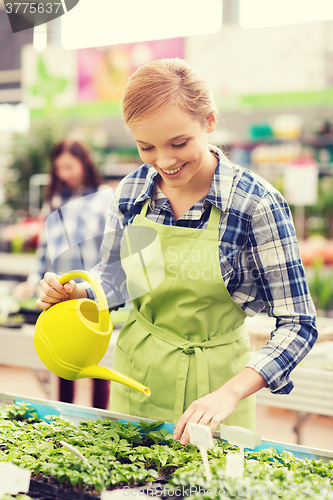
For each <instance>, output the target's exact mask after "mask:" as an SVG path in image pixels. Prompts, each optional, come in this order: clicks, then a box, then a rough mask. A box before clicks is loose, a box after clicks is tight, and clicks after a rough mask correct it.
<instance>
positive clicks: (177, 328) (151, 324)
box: [110, 200, 255, 431]
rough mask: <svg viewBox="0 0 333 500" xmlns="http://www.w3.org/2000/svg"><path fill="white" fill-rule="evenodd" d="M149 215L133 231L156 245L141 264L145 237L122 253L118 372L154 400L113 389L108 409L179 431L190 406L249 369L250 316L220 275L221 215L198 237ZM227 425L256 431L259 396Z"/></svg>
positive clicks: (142, 215)
mask: <svg viewBox="0 0 333 500" xmlns="http://www.w3.org/2000/svg"><path fill="white" fill-rule="evenodd" d="M147 208H148V200H146V202H145V204H144V206H143V208H142V210H141V213H140V215H136V216H135V218H134V220H133V223H132V225H131V226H130V227H129V231H130V230H132V231H133V230H134V231H138V230H140V229H142V230H143V233H142V234H146V239H147V233H145V231H148V232H149V231H150V233H149V234H150V235H151V236H152V235H155V236H156V238H155V241H153V236H152V238H151V239H152V242H151V244H150V245H148V246H147V245H146V248H145V250H144V251H142V252H141V256H140V255H139V254H140V252H139V251H135V252H134V250H135V249H133V241H136V244H134V246H137V247H138V248H140V243H138V241H139V240H140V232H137V233H135V235H134V236H135V238H134V239H133V238H132V240H131V243H129V240H130V239H129V238H125V242H124V244H123V247H122V252H121V258H122V265H123V268H124V271H125V273H126V276H127V288H128V292H129V295H130V297H131V299H132V302H133V309H132V311H131V313H130V314H129V317H128V320H127V322H126V324H125V325H124V327H123V328H122V330H121V332H120V334H119V337H118V341H117V346H116V352H115V360H114V369H115V370H117V371H119V372H121V373H124V374H126V375H129V376H130V377H132V378H134V379H135V380H138V381H140V382H141V383H142V384H144V385H146V386H147V387H149V389H150V390H151V396H149V397H147V396H145V395H144V394H142V393H140V392H138V391H136V390H134V389H132V388H130V387H127V386H124V385H122V384H111V402H110V407H111V410H112V411H115V412H120V413H125V414H128V415H136V416H141V417H147V418H151V419H156V420H164V421H165V422H174V423H177V421H178V419H179V417H180V416H181V415H182V413H183V412H184V411H185V410H186V409H187V408H188V406H189V405H190V404H191V403H192V401H195V400H196V399H198V398H201V397H202V396H205V395H206V394H209V393H211V392H213V391H215V390H217V389H218V388H219V387H221V386H222V385H223V384H224V383H225V382H227V381H228V380H229V379H231V378H232V377H233V376H234V375H236V374H237V373H239V372H240V371H241V370H242V369H243V368H244V367H245V365H246V363H247V362H248V360H249V358H250V342H249V336H248V334H247V331H246V327H245V323H244V320H245V317H246V314H245V313H244V311H243V310H242V309H241V308H240V307H239V306H238V304H236V302H234V301H233V299H232V298H231V297H230V295H229V293H228V291H227V289H226V286H225V284H224V281H223V278H222V274H221V268H220V261H219V221H220V216H221V211H220V210H219V209H218V208H217V207H215V206H214V205H212V207H211V214H210V217H209V222H208V227H207V229H202V230H200V229H193V228H184V227H180V226H167V225H163V224H158V223H155V222H152V221H150V220H149V219H147V218H146V212H147ZM149 228H150V229H149ZM152 230H153V231H152ZM141 239H142V238H141ZM143 239H145V238H143ZM126 241H127V243H126ZM138 245H139V246H138ZM131 246H132V248H131ZM124 255H125V256H130V258H124ZM154 266H155V267H154ZM161 269H162V272H161ZM163 269H164V272H163ZM154 279H155V283H153V281H154ZM156 279H157V282H156ZM147 283H148V288H149V290H150V291H149V293H145V292H146V291H147V288H145V286H146V285H147ZM140 290H141V292H140ZM224 423H225V424H227V425H238V426H241V427H246V428H248V429H250V430H252V431H254V427H255V397H254V395H253V396H250V397H248V398H246V399H243V400H242V401H240V402H239V403H238V405H237V407H236V408H235V410H234V412H233V413H232V414H231V415H230V416H229V417H228V418H227V419H225V420H224Z"/></svg>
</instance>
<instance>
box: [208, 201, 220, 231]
mask: <svg viewBox="0 0 333 500" xmlns="http://www.w3.org/2000/svg"><path fill="white" fill-rule="evenodd" d="M220 218H221V210H220V209H219V208H217V207H216V206H215V205H211V209H210V215H209V220H208V226H207V229H218V228H219V224H220Z"/></svg>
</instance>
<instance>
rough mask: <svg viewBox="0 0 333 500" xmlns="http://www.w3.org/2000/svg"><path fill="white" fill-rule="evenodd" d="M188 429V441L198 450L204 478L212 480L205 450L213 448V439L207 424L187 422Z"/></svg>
mask: <svg viewBox="0 0 333 500" xmlns="http://www.w3.org/2000/svg"><path fill="white" fill-rule="evenodd" d="M188 430H189V433H190V442H191V444H193V445H194V446H197V447H198V448H199V450H200V453H201V457H202V461H203V464H204V468H205V473H206V479H207V481H208V482H211V481H212V473H211V470H210V467H209V462H208V456H207V450H212V449H213V448H214V439H213V436H212V433H211V430H210V428H209V427H208V425H203V424H195V423H194V422H189V423H188Z"/></svg>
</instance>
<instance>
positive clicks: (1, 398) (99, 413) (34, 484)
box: [0, 393, 333, 500]
mask: <svg viewBox="0 0 333 500" xmlns="http://www.w3.org/2000/svg"><path fill="white" fill-rule="evenodd" d="M20 401H23V402H26V403H30V404H31V405H32V406H33V407H34V408H35V409H36V411H37V413H38V416H39V417H40V418H45V419H46V420H47V415H60V416H61V417H63V418H64V419H66V420H68V421H71V422H73V423H74V424H79V423H80V422H87V421H96V420H97V419H99V420H113V421H115V422H117V421H119V422H121V423H129V422H131V423H135V424H136V423H138V422H140V421H145V422H148V423H150V422H153V420H150V419H145V418H142V417H136V416H132V415H124V414H120V413H114V412H109V411H106V410H98V409H95V408H89V407H81V406H77V405H72V404H67V403H61V402H58V401H49V400H43V399H37V398H29V399H28V400H27V398H25V397H22V396H19V395H13V394H8V393H0V406H4V405H12V404H14V403H17V402H20ZM163 427H164V428H165V429H166V430H167V431H168V432H171V433H172V431H173V428H174V425H173V424H171V423H166V424H164V425H163ZM214 437H215V438H216V439H219V434H218V433H215V434H214ZM267 448H275V450H276V451H277V452H278V453H281V452H282V451H284V450H285V451H288V452H291V453H292V454H293V455H294V456H295V457H296V458H301V459H303V458H307V459H309V460H311V459H315V460H324V461H325V462H328V461H330V460H333V452H331V451H329V450H321V449H314V448H307V447H304V446H300V445H294V444H288V443H281V442H274V441H270V440H263V442H262V445H261V446H260V447H256V448H255V451H258V450H259V449H263V450H265V449H267ZM167 483H168V481H167V480H166V479H164V478H163V477H159V478H157V479H156V480H154V481H153V482H152V483H151V484H149V485H148V486H147V485H145V486H143V485H142V486H136V487H134V488H133V489H134V490H137V492H136V493H137V496H139V495H140V494H141V496H142V493H145V494H146V495H149V496H158V497H160V498H162V499H167V500H173V497H171V496H170V495H169V494H166V495H164V494H163V491H164V486H165V485H166V484H167ZM117 488H118V489H119V488H122V486H120V485H119V486H117ZM83 489H84V491H83ZM28 494H29V495H30V496H31V498H34V499H36V500H60V499H61V500H92V499H94V498H95V499H99V498H100V496H101V495H100V494H98V493H96V492H95V491H90V490H89V488H82V489H81V491H80V489H79V488H75V487H74V488H73V487H66V486H63V485H61V484H59V483H56V482H55V481H54V480H52V479H51V480H50V479H48V478H46V477H45V476H42V477H35V476H33V477H32V480H31V484H30V490H29V492H28ZM132 495H135V493H134V491H133V493H132ZM132 495H131V496H132ZM175 498H176V497H175ZM177 498H179V495H177Z"/></svg>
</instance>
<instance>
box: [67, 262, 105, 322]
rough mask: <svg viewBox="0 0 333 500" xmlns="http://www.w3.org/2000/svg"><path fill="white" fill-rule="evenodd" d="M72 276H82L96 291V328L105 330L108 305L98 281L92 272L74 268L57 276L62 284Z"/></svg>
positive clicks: (72, 277)
mask: <svg viewBox="0 0 333 500" xmlns="http://www.w3.org/2000/svg"><path fill="white" fill-rule="evenodd" d="M74 278H83V279H84V280H86V281H88V283H90V285H91V286H92V287H93V289H94V292H95V293H96V297H97V303H98V311H99V320H98V329H99V331H100V332H107V331H108V330H109V325H110V316H109V306H108V303H107V300H106V297H105V293H104V290H103V288H102V286H101V284H100V282H99V281H98V280H97V279H96V278H95V277H94V276H93V275H92V274H90V273H87V272H86V271H82V270H75V271H70V272H69V273H66V274H64V275H63V276H61V278H59V283H61V284H62V285H64V284H65V283H68V282H69V281H70V280H72V279H74Z"/></svg>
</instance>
